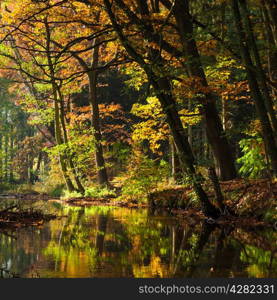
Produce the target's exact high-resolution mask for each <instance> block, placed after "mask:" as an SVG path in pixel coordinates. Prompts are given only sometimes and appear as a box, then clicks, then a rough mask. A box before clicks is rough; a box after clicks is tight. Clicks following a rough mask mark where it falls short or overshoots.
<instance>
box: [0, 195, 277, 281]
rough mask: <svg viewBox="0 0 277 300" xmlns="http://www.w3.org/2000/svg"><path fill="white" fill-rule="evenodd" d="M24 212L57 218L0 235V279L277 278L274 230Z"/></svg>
mask: <svg viewBox="0 0 277 300" xmlns="http://www.w3.org/2000/svg"><path fill="white" fill-rule="evenodd" d="M21 201H22V200H21ZM1 203H2V205H3V200H2V202H1ZM22 205H23V204H22ZM24 205H27V206H30V205H32V206H34V207H36V208H40V209H42V210H44V211H45V212H51V213H56V214H58V215H59V216H60V217H59V218H57V219H55V220H52V221H50V222H47V223H45V224H43V225H41V226H40V227H28V228H20V229H17V230H15V231H12V232H11V231H1V230H0V247H1V248H0V249H1V250H0V267H1V272H0V275H1V276H2V277H12V276H19V277H40V278H58V277H59V278H83V277H92V278H93V277H140V278H142V277H146V278H149V277H151V278H152V277H167V278H168V277H170V278H178V277H179V278H180V277H198V278H199V277H201V278H203V277H276V275H277V257H276V253H277V252H276V250H277V247H276V230H274V228H272V229H266V230H260V231H258V230H248V231H247V230H243V229H241V228H226V227H224V228H222V227H216V226H213V225H209V224H207V223H205V222H204V223H199V224H198V223H195V224H189V223H188V222H186V220H182V219H180V218H177V217H174V216H165V214H164V213H161V214H156V215H153V214H151V213H149V211H148V210H147V209H129V208H119V207H106V206H103V207H85V208H84V207H70V206H66V205H61V204H59V203H55V202H52V203H49V202H46V201H32V202H31V201H29V202H28V201H25V202H24Z"/></svg>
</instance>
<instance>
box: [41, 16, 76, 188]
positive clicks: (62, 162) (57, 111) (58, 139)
mask: <svg viewBox="0 0 277 300" xmlns="http://www.w3.org/2000/svg"><path fill="white" fill-rule="evenodd" d="M44 25H45V29H46V56H47V62H48V66H49V70H50V76H51V87H52V93H53V98H54V123H55V138H56V142H57V144H58V145H62V144H63V139H62V132H61V123H60V108H59V103H58V90H57V85H56V82H55V71H54V67H53V63H52V58H51V55H50V41H51V36H50V28H49V24H48V22H47V19H46V18H45V20H44ZM59 160H60V166H61V171H62V174H63V177H64V180H65V183H66V186H67V189H68V190H69V191H70V192H73V191H75V190H76V189H75V187H74V185H73V183H72V181H71V178H70V175H69V173H68V170H67V166H66V156H65V155H64V154H63V153H59Z"/></svg>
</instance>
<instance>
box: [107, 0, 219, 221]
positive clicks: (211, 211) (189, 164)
mask: <svg viewBox="0 0 277 300" xmlns="http://www.w3.org/2000/svg"><path fill="white" fill-rule="evenodd" d="M104 4H105V6H106V9H107V13H108V15H109V17H110V20H111V22H112V25H113V28H114V30H115V32H116V33H117V35H118V37H119V39H120V41H121V43H122V45H123V46H124V48H125V49H126V51H127V53H128V54H129V56H130V57H131V58H132V59H133V60H134V61H136V62H137V63H138V64H139V65H140V67H141V68H142V69H143V70H144V71H145V73H146V75H147V77H148V80H149V83H150V84H151V85H152V86H153V88H154V91H155V93H156V95H157V98H158V99H159V102H160V104H161V106H162V108H163V111H164V113H165V115H166V119H167V123H168V125H169V128H170V130H171V133H172V136H173V139H174V143H175V145H176V148H177V152H178V155H179V159H180V164H181V168H182V170H183V172H186V174H187V176H188V177H189V179H190V181H191V183H192V185H193V189H194V191H195V193H196V195H197V197H198V199H199V201H200V203H201V205H202V211H203V213H204V214H205V215H206V216H208V217H213V218H217V217H218V216H219V214H220V212H219V211H218V209H216V207H215V206H214V205H213V204H211V202H210V201H209V199H208V196H207V194H206V193H205V191H204V190H203V188H202V185H201V182H200V181H201V176H200V175H199V174H197V172H196V170H195V167H194V163H195V162H194V157H193V154H192V151H191V148H190V145H189V143H188V137H187V136H186V134H185V130H184V128H183V125H182V122H181V119H180V116H179V114H178V111H177V109H176V104H175V101H174V98H173V97H172V92H171V84H170V81H169V79H168V78H166V77H161V74H160V72H158V73H159V75H158V76H156V74H155V72H154V71H153V69H156V68H157V69H160V66H161V65H163V64H162V63H161V62H160V58H159V57H157V59H155V63H156V64H157V63H158V62H160V63H161V64H160V65H159V66H155V68H153V65H149V64H147V63H146V62H145V60H144V59H143V57H141V55H140V54H139V53H138V52H137V51H136V50H135V49H134V48H133V46H132V45H131V44H130V42H129V40H128V39H127V37H126V36H125V35H124V34H123V32H122V30H121V27H120V26H119V24H118V23H117V20H116V17H115V15H114V13H113V12H112V8H111V3H110V2H109V0H104ZM152 63H153V61H152Z"/></svg>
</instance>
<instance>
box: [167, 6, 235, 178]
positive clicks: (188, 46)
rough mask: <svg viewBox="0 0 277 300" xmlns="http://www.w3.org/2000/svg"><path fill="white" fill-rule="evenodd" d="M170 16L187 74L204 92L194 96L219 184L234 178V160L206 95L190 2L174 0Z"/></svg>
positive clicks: (211, 97) (213, 101) (207, 93)
mask: <svg viewBox="0 0 277 300" xmlns="http://www.w3.org/2000/svg"><path fill="white" fill-rule="evenodd" d="M173 14H174V16H175V19H176V23H177V27H178V31H179V35H180V40H181V43H182V45H183V53H184V58H185V59H186V62H187V68H188V71H189V75H190V76H191V77H194V78H198V79H199V80H200V83H201V85H202V86H203V88H204V89H206V90H207V92H205V93H204V94H203V97H197V98H196V100H197V101H198V102H199V103H201V104H202V105H203V115H204V120H205V124H206V134H207V138H208V142H209V143H210V145H211V148H212V151H213V155H214V159H215V162H216V165H217V167H218V177H219V178H220V179H221V180H222V181H224V180H231V179H234V178H236V177H237V172H236V168H235V160H234V157H233V153H232V150H231V147H230V145H229V143H228V140H227V138H226V135H225V132H224V130H223V127H222V123H221V120H220V118H219V114H218V111H217V108H216V103H215V97H214V95H212V94H211V92H209V85H208V82H207V79H206V75H205V72H204V70H203V68H202V63H201V59H200V55H199V52H198V48H197V45H196V42H195V40H194V38H193V24H192V21H191V19H190V14H189V0H176V2H175V6H174V9H173Z"/></svg>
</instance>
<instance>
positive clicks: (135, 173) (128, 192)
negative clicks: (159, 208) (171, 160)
mask: <svg viewBox="0 0 277 300" xmlns="http://www.w3.org/2000/svg"><path fill="white" fill-rule="evenodd" d="M168 175H169V166H168V163H167V162H166V161H164V160H161V161H160V162H159V163H157V162H156V161H154V160H151V159H149V158H147V157H146V156H142V157H141V158H140V161H139V163H138V164H137V165H136V167H135V168H133V169H131V170H130V173H129V176H128V178H126V179H125V181H124V183H123V187H122V197H123V198H124V196H127V198H132V199H136V200H140V201H145V200H146V198H147V195H148V194H149V193H150V192H151V191H153V190H154V189H156V188H157V187H158V185H159V184H161V183H162V182H163V181H164V180H165V179H167V178H168Z"/></svg>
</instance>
